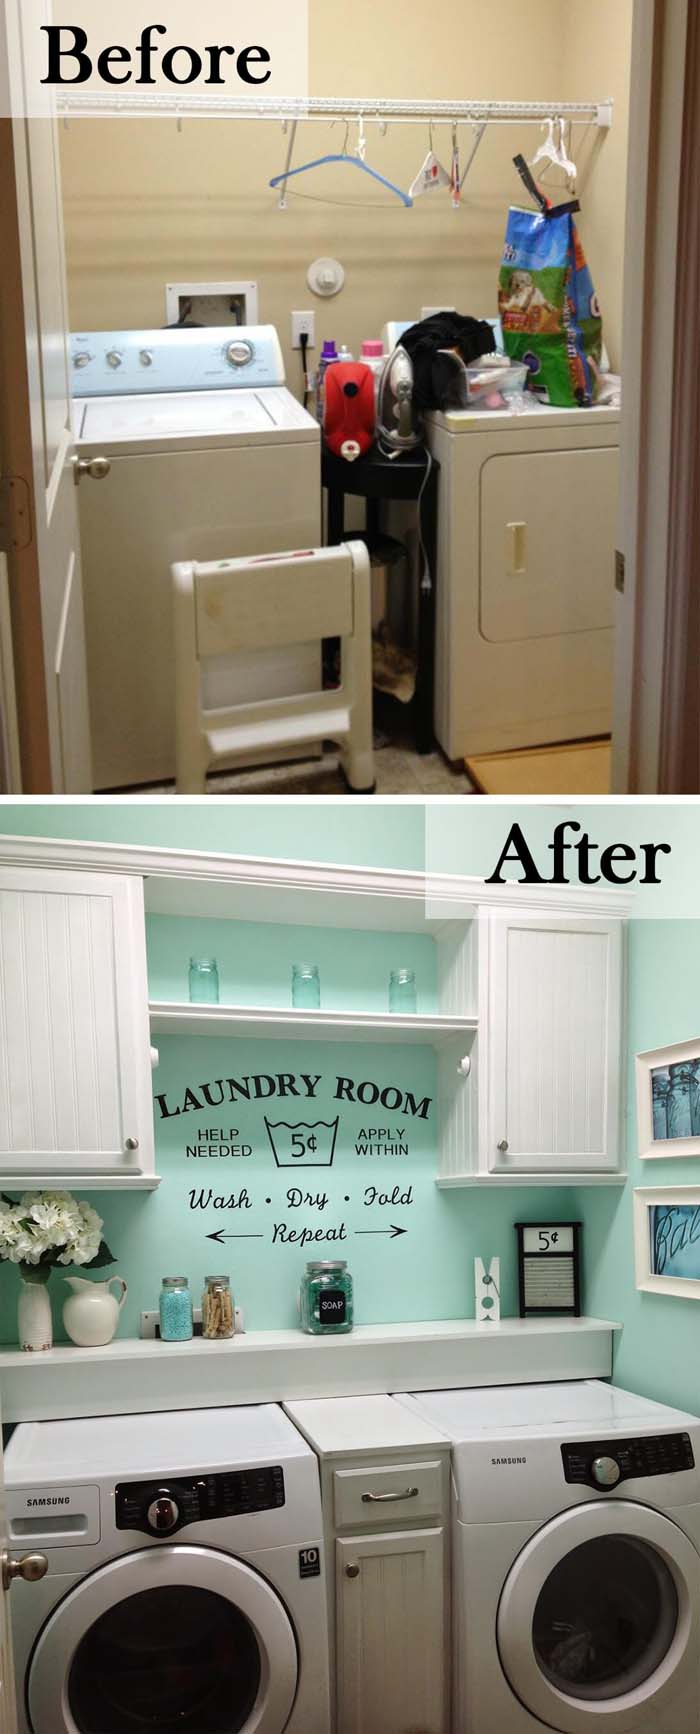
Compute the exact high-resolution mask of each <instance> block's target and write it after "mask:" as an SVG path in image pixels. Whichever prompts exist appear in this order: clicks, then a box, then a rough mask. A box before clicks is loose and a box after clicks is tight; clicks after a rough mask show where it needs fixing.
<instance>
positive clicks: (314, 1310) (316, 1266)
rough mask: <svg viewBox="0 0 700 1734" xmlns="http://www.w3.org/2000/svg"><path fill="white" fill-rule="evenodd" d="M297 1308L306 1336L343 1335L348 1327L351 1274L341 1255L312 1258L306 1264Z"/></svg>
mask: <svg viewBox="0 0 700 1734" xmlns="http://www.w3.org/2000/svg"><path fill="white" fill-rule="evenodd" d="M299 1312H300V1316H301V1328H302V1330H304V1331H307V1332H308V1334H309V1336H313V1337H325V1336H343V1335H346V1334H347V1332H348V1331H351V1330H352V1327H353V1305H352V1277H351V1275H350V1272H349V1270H348V1267H347V1264H346V1262H345V1260H344V1259H315V1260H314V1261H313V1263H311V1264H307V1266H306V1270H305V1272H304V1275H303V1277H302V1279H301V1289H300V1292H299Z"/></svg>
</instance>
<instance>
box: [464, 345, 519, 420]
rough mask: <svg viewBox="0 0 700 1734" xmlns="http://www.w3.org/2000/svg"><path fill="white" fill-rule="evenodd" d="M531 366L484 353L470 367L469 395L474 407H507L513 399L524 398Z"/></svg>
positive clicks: (468, 373)
mask: <svg viewBox="0 0 700 1734" xmlns="http://www.w3.org/2000/svg"><path fill="white" fill-rule="evenodd" d="M527 377H528V369H527V368H526V367H523V366H522V365H521V364H520V363H519V362H511V361H509V360H508V357H507V356H506V355H485V356H484V357H483V359H482V360H481V361H476V362H474V363H473V365H472V366H471V367H468V368H467V397H468V400H469V403H470V404H471V405H473V407H474V408H475V409H507V408H508V407H509V402H510V400H512V399H517V398H522V397H523V396H524V395H525V391H526V388H527Z"/></svg>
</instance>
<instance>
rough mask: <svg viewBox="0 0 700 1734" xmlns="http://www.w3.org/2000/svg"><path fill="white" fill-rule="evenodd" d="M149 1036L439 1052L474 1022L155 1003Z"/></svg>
mask: <svg viewBox="0 0 700 1734" xmlns="http://www.w3.org/2000/svg"><path fill="white" fill-rule="evenodd" d="M149 1011H150V1019H151V1034H152V1035H153V1036H177V1035H180V1036H216V1035H232V1036H240V1037H242V1038H245V1037H248V1038H251V1039H252V1038H255V1039H256V1040H260V1039H261V1038H264V1039H265V1040H267V1041H280V1042H281V1041H304V1042H309V1041H314V1042H393V1043H394V1044H396V1045H398V1046H401V1047H403V1046H405V1045H406V1043H407V1042H410V1043H413V1044H417V1045H422V1046H424V1047H425V1046H429V1047H443V1046H445V1045H446V1044H447V1043H450V1042H456V1041H459V1040H460V1038H464V1040H465V1041H466V1042H469V1041H471V1039H472V1037H473V1035H474V1033H475V1031H476V1029H477V1028H478V1019H477V1018H468V1017H440V1016H435V1017H419V1016H417V1015H416V1014H413V1013H411V1014H410V1015H406V1014H405V1013H402V1014H399V1013H394V1012H345V1011H293V1010H282V1009H278V1008H276V1007H266V1006H227V1005H189V1004H187V1003H186V1002H185V1003H183V1004H181V1005H178V1004H175V1003H165V1002H158V1001H157V1000H154V1001H152V1002H151V1005H150V1007H149Z"/></svg>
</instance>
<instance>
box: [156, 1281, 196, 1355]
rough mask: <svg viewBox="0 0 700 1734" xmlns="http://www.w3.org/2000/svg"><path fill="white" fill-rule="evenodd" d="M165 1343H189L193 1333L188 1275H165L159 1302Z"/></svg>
mask: <svg viewBox="0 0 700 1734" xmlns="http://www.w3.org/2000/svg"><path fill="white" fill-rule="evenodd" d="M158 1311H159V1314H160V1334H161V1339H162V1341H163V1342H164V1343H187V1342H189V1340H190V1337H191V1336H192V1335H193V1326H192V1296H191V1294H190V1285H189V1282H188V1280H187V1277H186V1276H164V1277H163V1286H162V1288H161V1291H160V1300H159V1302H158Z"/></svg>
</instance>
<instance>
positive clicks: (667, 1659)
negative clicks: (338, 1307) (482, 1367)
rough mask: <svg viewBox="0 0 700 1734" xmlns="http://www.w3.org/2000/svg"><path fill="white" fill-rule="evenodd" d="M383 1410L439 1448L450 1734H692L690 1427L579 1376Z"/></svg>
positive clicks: (695, 1486)
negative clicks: (446, 1498) (449, 1517)
mask: <svg viewBox="0 0 700 1734" xmlns="http://www.w3.org/2000/svg"><path fill="white" fill-rule="evenodd" d="M398 1400H399V1401H400V1402H401V1403H404V1404H407V1405H408V1406H409V1407H410V1408H411V1409H412V1410H413V1411H414V1413H417V1414H419V1415H421V1416H422V1417H423V1419H424V1420H427V1421H429V1422H430V1423H431V1424H432V1425H433V1426H437V1427H439V1428H440V1429H441V1430H442V1431H443V1432H444V1433H445V1434H446V1435H447V1437H448V1438H450V1439H451V1440H452V1442H453V1451H452V1461H453V1561H454V1597H453V1661H454V1734H538V1730H543V1729H554V1730H557V1734H593V1731H594V1730H596V1731H597V1734H602V1731H603V1730H605V1731H606V1734H652V1730H653V1734H697V1730H698V1726H700V1551H699V1550H700V1471H699V1467H698V1463H699V1458H700V1420H698V1419H696V1418H695V1417H694V1416H692V1415H686V1414H683V1413H681V1412H679V1411H677V1410H675V1409H669V1408H666V1407H665V1406H664V1405H662V1404H658V1403H650V1402H647V1401H646V1400H645V1399H644V1398H642V1397H635V1396H632V1395H631V1394H630V1393H629V1392H627V1391H620V1390H616V1389H615V1387H614V1386H610V1385H605V1384H601V1383H599V1382H597V1381H595V1380H593V1381H589V1380H582V1381H581V1382H580V1383H577V1384H567V1383H562V1384H557V1385H525V1386H501V1387H497V1388H495V1389H488V1390H457V1391H427V1392H419V1393H417V1394H414V1395H412V1396H401V1397H400V1398H399V1399H398Z"/></svg>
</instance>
